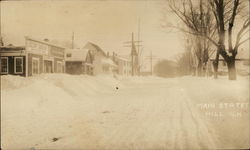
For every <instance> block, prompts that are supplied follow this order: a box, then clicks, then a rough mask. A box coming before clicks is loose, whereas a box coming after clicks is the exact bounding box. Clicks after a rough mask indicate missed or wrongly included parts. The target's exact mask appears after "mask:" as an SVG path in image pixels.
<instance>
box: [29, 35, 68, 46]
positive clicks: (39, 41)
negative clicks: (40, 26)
mask: <svg viewBox="0 0 250 150" xmlns="http://www.w3.org/2000/svg"><path fill="white" fill-rule="evenodd" d="M25 39H26V40H31V41H35V42H38V43H42V44H46V45H50V46H55V47H58V48H61V49H66V48H65V47H63V46H60V45H57V44H54V43H52V42H47V41H44V40H38V39H35V38H31V37H28V36H26V37H25Z"/></svg>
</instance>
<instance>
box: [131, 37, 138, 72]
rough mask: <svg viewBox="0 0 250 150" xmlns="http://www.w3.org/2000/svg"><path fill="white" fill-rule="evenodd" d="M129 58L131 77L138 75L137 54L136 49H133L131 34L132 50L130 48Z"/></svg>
mask: <svg viewBox="0 0 250 150" xmlns="http://www.w3.org/2000/svg"><path fill="white" fill-rule="evenodd" d="M130 56H131V71H132V76H134V75H139V57H138V52H137V50H136V47H135V43H134V35H133V34H132V48H131V53H130Z"/></svg>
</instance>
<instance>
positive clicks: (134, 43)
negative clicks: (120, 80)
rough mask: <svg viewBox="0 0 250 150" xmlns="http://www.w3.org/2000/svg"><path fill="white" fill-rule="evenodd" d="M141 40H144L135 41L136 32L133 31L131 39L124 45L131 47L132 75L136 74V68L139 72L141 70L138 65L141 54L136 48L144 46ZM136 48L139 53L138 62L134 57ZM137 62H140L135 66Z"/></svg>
mask: <svg viewBox="0 0 250 150" xmlns="http://www.w3.org/2000/svg"><path fill="white" fill-rule="evenodd" d="M140 42H142V41H139V40H138V41H134V33H133V32H132V38H131V41H127V42H124V44H126V45H124V47H131V59H132V60H131V63H132V65H131V68H132V76H134V75H135V74H136V73H135V70H137V72H139V71H138V69H139V67H138V65H139V61H138V57H139V55H138V51H137V50H136V47H137V48H139V47H140V46H142V45H140V44H139V43H140ZM134 49H135V52H136V53H137V54H136V55H137V61H138V62H134V61H135V59H134V57H135V54H133V50H134ZM135 63H138V64H137V66H135Z"/></svg>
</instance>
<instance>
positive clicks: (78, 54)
mask: <svg viewBox="0 0 250 150" xmlns="http://www.w3.org/2000/svg"><path fill="white" fill-rule="evenodd" d="M67 54H70V55H71V56H70V57H67ZM87 54H88V50H86V49H66V57H65V60H66V61H85V60H86V57H87Z"/></svg>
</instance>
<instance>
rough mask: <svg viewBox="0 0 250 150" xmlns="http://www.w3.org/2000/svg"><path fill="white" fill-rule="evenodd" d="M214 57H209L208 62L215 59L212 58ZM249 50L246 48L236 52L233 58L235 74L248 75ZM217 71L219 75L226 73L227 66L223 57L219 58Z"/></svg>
mask: <svg viewBox="0 0 250 150" xmlns="http://www.w3.org/2000/svg"><path fill="white" fill-rule="evenodd" d="M214 58H215V57H212V58H210V62H211V63H212V62H213V61H215V59H214ZM249 61H250V59H249V51H246V50H243V49H241V50H239V51H238V54H237V55H236V58H235V67H236V71H237V74H239V75H249V74H250V72H249V67H250V65H249ZM218 73H219V74H220V75H227V74H228V67H227V63H226V62H225V60H224V59H223V58H221V56H220V59H219V64H218Z"/></svg>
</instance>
